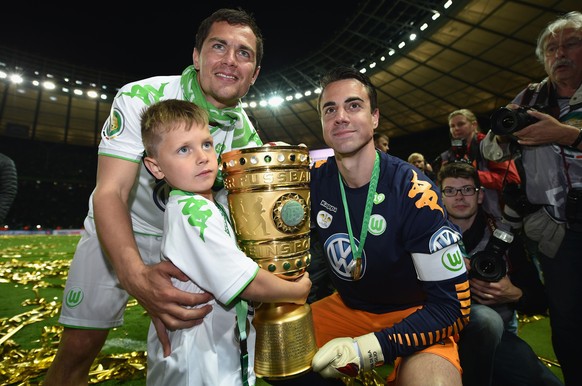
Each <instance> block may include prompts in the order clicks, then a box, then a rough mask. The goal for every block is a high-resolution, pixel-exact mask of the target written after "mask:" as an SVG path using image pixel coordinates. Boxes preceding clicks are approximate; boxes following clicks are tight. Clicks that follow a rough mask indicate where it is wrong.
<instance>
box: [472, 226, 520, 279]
mask: <svg viewBox="0 0 582 386" xmlns="http://www.w3.org/2000/svg"><path fill="white" fill-rule="evenodd" d="M512 242H513V234H512V233H510V232H506V231H503V230H501V229H495V231H494V232H493V235H492V236H491V238H490V239H489V242H488V243H487V245H486V246H485V249H483V250H482V251H479V252H477V253H475V254H474V255H472V256H471V270H470V271H469V278H474V279H479V280H483V281H488V282H497V281H499V280H501V279H502V278H503V277H504V276H505V275H507V263H506V262H505V258H504V257H503V255H504V254H505V252H506V251H507V249H508V248H509V246H510V245H511V243H512Z"/></svg>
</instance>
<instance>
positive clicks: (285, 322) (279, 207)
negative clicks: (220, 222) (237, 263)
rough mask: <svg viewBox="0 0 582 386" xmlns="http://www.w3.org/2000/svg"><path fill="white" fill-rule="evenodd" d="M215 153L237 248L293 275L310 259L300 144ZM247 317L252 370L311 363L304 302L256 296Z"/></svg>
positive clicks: (283, 370)
mask: <svg viewBox="0 0 582 386" xmlns="http://www.w3.org/2000/svg"><path fill="white" fill-rule="evenodd" d="M221 159H222V164H221V167H222V172H223V176H224V187H225V188H226V189H227V191H228V205H229V208H230V213H231V217H232V220H233V225H234V229H235V232H236V235H237V239H238V243H239V246H240V248H241V249H242V250H243V251H244V252H245V253H246V255H247V256H249V257H251V258H252V259H253V260H255V261H256V262H257V264H258V265H259V266H260V267H261V269H265V270H267V271H269V272H271V273H272V274H274V275H277V276H279V277H281V278H283V279H286V280H295V279H297V278H299V277H301V276H302V275H303V274H304V273H305V270H306V269H307V267H308V266H309V263H310V254H309V220H310V218H309V213H310V212H309V211H310V203H309V199H310V195H309V179H310V174H309V161H310V159H309V152H308V149H307V148H305V147H301V146H263V147H253V148H246V149H240V150H233V151H230V152H227V153H224V154H222V158H221ZM253 324H254V326H255V329H256V331H257V340H256V347H255V373H256V374H257V376H258V377H262V378H272V379H277V378H286V377H292V376H297V375H299V374H302V373H304V372H306V371H308V370H309V369H310V368H311V360H312V359H313V356H314V355H315V352H316V351H317V346H316V343H315V334H314V332H313V319H312V315H311V308H310V306H309V304H303V305H298V304H291V303H263V304H260V305H259V306H258V307H257V308H256V310H255V317H254V319H253Z"/></svg>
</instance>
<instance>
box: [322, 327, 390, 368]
mask: <svg viewBox="0 0 582 386" xmlns="http://www.w3.org/2000/svg"><path fill="white" fill-rule="evenodd" d="M382 364H384V354H382V349H381V347H380V342H378V339H377V338H376V335H374V333H373V332H372V333H369V334H366V335H362V336H360V337H357V338H353V339H352V338H336V339H332V340H330V341H329V342H327V343H326V344H325V345H323V347H322V348H320V349H319V351H318V352H317V353H315V356H314V357H313V360H312V361H311V365H312V367H313V371H315V372H318V373H320V374H321V375H322V376H323V377H325V378H340V377H343V376H345V375H348V376H350V377H356V376H357V375H358V373H359V371H360V369H362V370H364V371H369V370H372V369H373V368H374V367H376V366H381V365H382Z"/></svg>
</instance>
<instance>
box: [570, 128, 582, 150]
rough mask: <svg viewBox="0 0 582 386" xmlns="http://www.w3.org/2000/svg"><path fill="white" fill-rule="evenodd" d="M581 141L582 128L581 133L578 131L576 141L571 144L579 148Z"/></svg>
mask: <svg viewBox="0 0 582 386" xmlns="http://www.w3.org/2000/svg"><path fill="white" fill-rule="evenodd" d="M580 142H582V129H580V133H578V137H577V138H576V140H575V141H574V143H573V144H571V145H570V146H571V147H573V148H575V149H577V148H578V145H580Z"/></svg>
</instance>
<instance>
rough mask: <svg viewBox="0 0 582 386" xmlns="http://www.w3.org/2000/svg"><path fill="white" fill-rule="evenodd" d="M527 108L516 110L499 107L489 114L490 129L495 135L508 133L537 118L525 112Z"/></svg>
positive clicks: (527, 124)
mask: <svg viewBox="0 0 582 386" xmlns="http://www.w3.org/2000/svg"><path fill="white" fill-rule="evenodd" d="M527 110H528V109H527V108H524V107H520V108H518V109H516V110H512V109H508V108H507V107H501V108H499V109H498V110H497V111H495V112H494V113H493V114H492V115H491V131H493V133H495V134H497V135H510V134H512V133H514V132H516V131H519V130H521V129H523V128H525V127H527V126H529V125H531V124H532V123H535V122H537V121H538V120H537V119H536V118H534V117H532V116H531V115H529V114H528V113H527Z"/></svg>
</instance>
